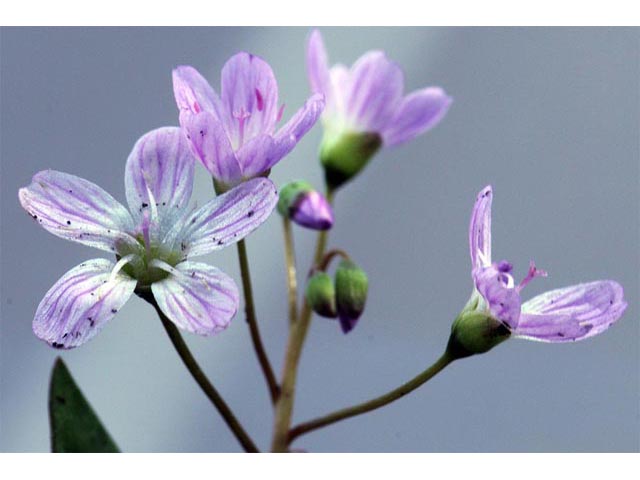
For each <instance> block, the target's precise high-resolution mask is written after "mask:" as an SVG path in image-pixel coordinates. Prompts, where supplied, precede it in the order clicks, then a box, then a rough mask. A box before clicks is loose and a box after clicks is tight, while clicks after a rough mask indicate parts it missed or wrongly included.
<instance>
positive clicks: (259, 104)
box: [256, 88, 264, 112]
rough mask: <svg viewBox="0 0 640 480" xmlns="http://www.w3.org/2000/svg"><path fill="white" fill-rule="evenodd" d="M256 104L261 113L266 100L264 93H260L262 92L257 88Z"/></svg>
mask: <svg viewBox="0 0 640 480" xmlns="http://www.w3.org/2000/svg"><path fill="white" fill-rule="evenodd" d="M256 102H257V107H258V111H259V112H261V111H262V110H263V109H264V98H262V93H260V90H258V89H257V88H256Z"/></svg>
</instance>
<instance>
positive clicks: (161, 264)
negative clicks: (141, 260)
mask: <svg viewBox="0 0 640 480" xmlns="http://www.w3.org/2000/svg"><path fill="white" fill-rule="evenodd" d="M149 266H150V267H155V268H158V269H160V270H164V271H165V272H167V273H170V274H171V275H179V274H180V272H179V271H178V270H176V269H175V268H173V267H172V266H171V265H169V264H168V263H167V262H163V261H162V260H158V259H157V258H154V259H153V260H151V261H150V262H149Z"/></svg>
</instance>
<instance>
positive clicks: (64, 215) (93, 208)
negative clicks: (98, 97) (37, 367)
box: [19, 127, 277, 348]
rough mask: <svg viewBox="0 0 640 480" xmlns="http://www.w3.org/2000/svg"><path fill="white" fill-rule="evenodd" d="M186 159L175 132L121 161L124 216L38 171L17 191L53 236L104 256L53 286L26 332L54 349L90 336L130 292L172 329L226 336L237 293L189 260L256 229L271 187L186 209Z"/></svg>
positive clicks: (92, 190) (90, 189) (147, 138)
mask: <svg viewBox="0 0 640 480" xmlns="http://www.w3.org/2000/svg"><path fill="white" fill-rule="evenodd" d="M193 169H194V159H193V157H192V156H191V154H190V152H189V146H188V144H187V141H186V139H185V138H184V136H183V135H182V133H181V132H180V129H179V128H172V127H165V128H160V129H157V130H154V131H152V132H149V133H147V134H146V135H144V136H143V137H142V138H140V139H139V140H138V142H137V143H136V144H135V146H134V148H133V151H132V152H131V154H130V155H129V158H128V159H127V164H126V168H125V187H126V197H127V203H128V204H129V211H128V210H127V209H126V208H125V207H124V206H123V205H122V204H120V203H119V202H118V201H116V200H115V199H114V198H113V197H112V196H111V195H109V194H108V193H107V192H105V191H104V190H103V189H102V188H100V187H98V186H97V185H95V184H93V183H91V182H89V181H87V180H84V179H82V178H79V177H76V176H74V175H69V174H67V173H62V172H57V171H54V170H45V171H41V172H39V173H37V174H36V175H34V177H33V179H32V183H31V184H30V185H29V186H27V187H24V188H21V189H20V191H19V198H20V203H21V204H22V207H23V208H24V209H25V210H26V211H27V212H28V213H29V215H31V217H33V218H34V219H35V220H36V221H37V222H38V223H39V224H40V225H41V226H42V227H44V228H45V229H46V230H48V231H49V232H51V233H53V234H54V235H56V236H58V237H61V238H64V239H67V240H72V241H74V242H78V243H82V244H84V245H88V246H91V247H95V248H98V249H100V250H105V251H108V252H112V253H114V254H115V255H116V260H115V261H112V260H107V259H103V258H99V259H94V260H89V261H86V262H83V263H81V264H80V265H78V266H76V267H74V268H72V269H71V270H70V271H68V272H67V273H66V274H64V275H63V276H62V278H60V280H58V282H57V283H56V284H55V285H54V286H53V287H52V288H51V289H50V290H49V291H48V292H47V293H46V295H45V296H44V299H43V300H42V301H41V302H40V305H39V306H38V309H37V311H36V314H35V318H34V320H33V330H34V332H35V334H36V335H37V336H38V337H39V338H41V339H42V340H44V341H46V342H47V343H49V344H50V345H51V346H53V347H56V348H73V347H77V346H79V345H81V344H83V343H85V342H86V341H88V340H89V339H91V338H92V337H93V336H95V335H96V334H97V333H98V332H99V331H100V330H101V329H102V328H103V327H104V325H105V324H106V323H107V322H108V321H109V320H111V319H112V318H113V317H114V316H115V315H116V313H117V312H118V310H120V308H121V307H122V306H123V305H124V304H125V303H126V301H127V300H128V299H129V297H130V296H131V294H132V293H134V291H136V292H149V290H150V291H151V292H152V294H153V296H154V298H155V300H156V302H157V304H158V306H159V307H160V309H161V310H162V312H164V314H165V315H166V316H167V317H168V318H169V319H170V320H171V321H172V322H174V323H175V324H176V325H177V326H178V327H180V328H183V329H185V330H187V331H189V332H192V333H197V334H200V335H212V334H215V333H218V332H220V331H221V330H223V329H225V328H226V327H227V326H228V324H229V322H230V321H231V318H232V317H233V316H234V315H235V313H236V311H237V309H238V302H239V294H238V288H237V286H236V284H235V282H234V281H233V279H231V277H229V276H227V275H226V274H225V273H223V272H222V271H220V270H218V269H217V268H215V267H212V266H209V265H207V264H204V263H199V262H193V261H191V260H190V258H191V257H196V256H199V255H205V254H207V253H210V252H213V251H214V250H218V249H221V248H224V247H225V246H226V245H228V244H230V243H234V242H236V241H238V240H240V239H242V238H243V237H245V236H246V235H248V234H249V233H251V232H252V231H253V230H254V229H255V228H257V227H258V226H259V225H260V224H261V223H262V222H264V221H265V220H266V219H267V217H268V216H269V214H270V213H271V211H272V210H273V208H274V207H275V205H276V202H277V192H276V189H275V186H274V185H273V183H272V182H271V181H270V180H268V179H266V178H261V179H256V180H252V181H250V182H247V183H245V184H243V185H241V186H239V187H237V188H235V189H233V190H231V191H229V192H228V193H226V194H224V195H221V196H219V197H217V198H215V199H213V200H211V201H210V202H208V203H207V204H205V205H203V206H202V207H200V208H198V209H191V210H187V206H188V203H189V200H190V198H191V192H192V189H193Z"/></svg>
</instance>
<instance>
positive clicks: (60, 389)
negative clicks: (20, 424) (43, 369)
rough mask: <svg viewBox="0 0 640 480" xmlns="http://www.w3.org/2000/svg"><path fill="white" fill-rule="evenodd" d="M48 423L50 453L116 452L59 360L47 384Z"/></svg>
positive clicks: (114, 445) (111, 441) (89, 406)
mask: <svg viewBox="0 0 640 480" xmlns="http://www.w3.org/2000/svg"><path fill="white" fill-rule="evenodd" d="M49 424H50V426H51V451H52V452H54V453H63V452H67V453H119V452H120V450H119V449H118V447H117V446H116V444H115V442H114V441H113V439H112V438H111V435H109V432H107V430H106V429H105V428H104V427H103V426H102V423H100V419H99V418H98V417H97V415H96V413H95V412H94V411H93V408H91V405H89V402H87V400H86V399H85V397H84V395H83V394H82V392H81V391H80V389H79V388H78V385H76V382H75V381H74V380H73V377H71V373H69V369H68V368H67V366H66V365H65V364H64V362H63V361H62V359H61V358H60V357H58V358H57V359H56V361H55V364H54V365H53V370H52V372H51V382H50V384H49Z"/></svg>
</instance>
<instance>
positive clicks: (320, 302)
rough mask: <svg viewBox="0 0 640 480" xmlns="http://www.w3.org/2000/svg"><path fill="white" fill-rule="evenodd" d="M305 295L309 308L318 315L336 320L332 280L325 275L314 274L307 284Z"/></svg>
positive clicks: (321, 273) (322, 273)
mask: <svg viewBox="0 0 640 480" xmlns="http://www.w3.org/2000/svg"><path fill="white" fill-rule="evenodd" d="M305 295H306V298H307V302H309V306H310V307H311V309H312V310H313V311H314V312H316V313H317V314H318V315H320V316H322V317H327V318H336V317H337V316H338V312H337V309H336V290H335V287H334V285H333V280H332V279H331V277H330V276H329V275H328V274H327V273H325V272H316V273H314V274H313V275H312V276H311V278H310V279H309V281H308V282H307V289H306V292H305Z"/></svg>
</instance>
